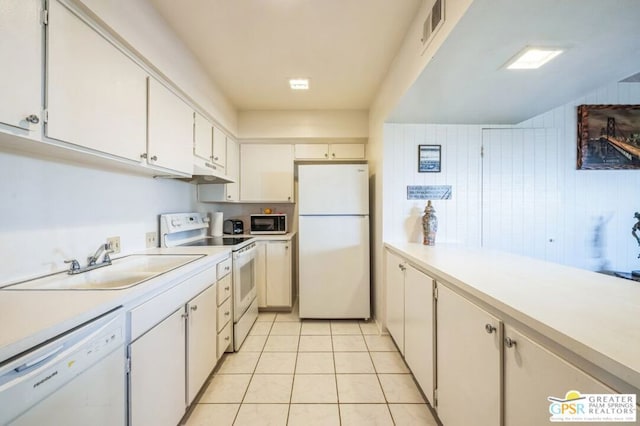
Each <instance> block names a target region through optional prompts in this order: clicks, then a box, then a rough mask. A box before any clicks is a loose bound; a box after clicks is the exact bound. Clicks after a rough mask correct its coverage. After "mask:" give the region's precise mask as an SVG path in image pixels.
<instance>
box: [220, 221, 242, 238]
mask: <svg viewBox="0 0 640 426" xmlns="http://www.w3.org/2000/svg"><path fill="white" fill-rule="evenodd" d="M222 232H223V233H225V234H232V235H235V234H244V223H243V222H242V221H241V220H240V219H227V220H225V221H224V224H223V225H222Z"/></svg>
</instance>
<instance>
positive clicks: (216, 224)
mask: <svg viewBox="0 0 640 426" xmlns="http://www.w3.org/2000/svg"><path fill="white" fill-rule="evenodd" d="M222 222H224V219H223V218H222V212H215V213H214V214H213V223H212V224H211V236H213V237H222Z"/></svg>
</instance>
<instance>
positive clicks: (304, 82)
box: [289, 78, 309, 90]
mask: <svg viewBox="0 0 640 426" xmlns="http://www.w3.org/2000/svg"><path fill="white" fill-rule="evenodd" d="M289 86H291V89H292V90H309V79H308V78H292V79H291V80H289Z"/></svg>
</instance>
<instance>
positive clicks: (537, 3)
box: [389, 0, 640, 124]
mask: <svg viewBox="0 0 640 426" xmlns="http://www.w3.org/2000/svg"><path fill="white" fill-rule="evenodd" d="M526 45H539V46H540V45H541V46H561V47H566V48H567V50H566V52H565V53H563V54H562V55H560V56H558V57H557V58H556V59H554V60H553V61H551V62H550V63H548V64H547V65H545V66H544V67H542V68H540V69H539V70H506V69H504V68H503V65H504V64H505V63H506V62H507V61H509V59H511V58H512V57H513V56H514V55H515V54H516V53H518V52H519V51H520V50H521V49H522V48H524V47H525V46H526ZM638 70H640V1H639V0H475V1H474V2H473V3H472V4H471V6H470V7H469V9H468V11H467V12H466V14H465V15H464V16H463V17H462V19H461V20H460V22H459V23H458V25H456V27H455V28H454V29H453V31H452V32H451V34H450V35H449V37H448V38H447V40H446V41H445V42H444V44H443V45H442V46H441V47H440V49H439V50H438V52H437V53H436V55H435V57H434V58H433V59H432V60H431V61H430V62H429V64H428V65H427V67H426V68H425V69H424V70H423V72H422V74H421V75H420V76H419V77H418V79H417V81H416V82H415V83H414V85H413V87H412V88H411V89H410V90H409V91H408V92H407V93H406V94H405V96H404V97H403V98H402V100H401V101H400V104H399V105H398V106H397V108H396V109H395V111H394V112H393V113H392V115H391V117H389V121H395V122H413V123H422V122H426V123H466V124H474V123H485V124H515V123H519V122H521V121H523V120H526V119H528V118H531V117H534V116H536V115H538V114H540V113H543V112H545V111H548V110H550V109H552V108H554V107H556V106H558V105H562V104H565V103H567V102H570V101H572V100H574V99H578V98H579V97H581V96H584V95H585V94H587V93H589V92H591V91H593V90H595V89H598V88H600V87H602V86H605V85H607V84H609V83H611V82H614V81H619V80H622V79H624V78H626V77H629V76H630V75H632V74H635V73H637V72H638ZM620 102H621V103H624V100H623V99H621V100H620Z"/></svg>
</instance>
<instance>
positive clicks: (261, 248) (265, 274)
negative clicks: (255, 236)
mask: <svg viewBox="0 0 640 426" xmlns="http://www.w3.org/2000/svg"><path fill="white" fill-rule="evenodd" d="M291 244H292V242H291V241H290V240H287V241H259V242H257V243H256V246H257V247H256V248H257V255H256V290H257V293H258V295H257V297H258V307H259V308H282V307H284V308H290V307H291V306H292V278H291V277H292V272H291V271H292V269H291V261H292V260H291V252H292V249H291Z"/></svg>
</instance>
